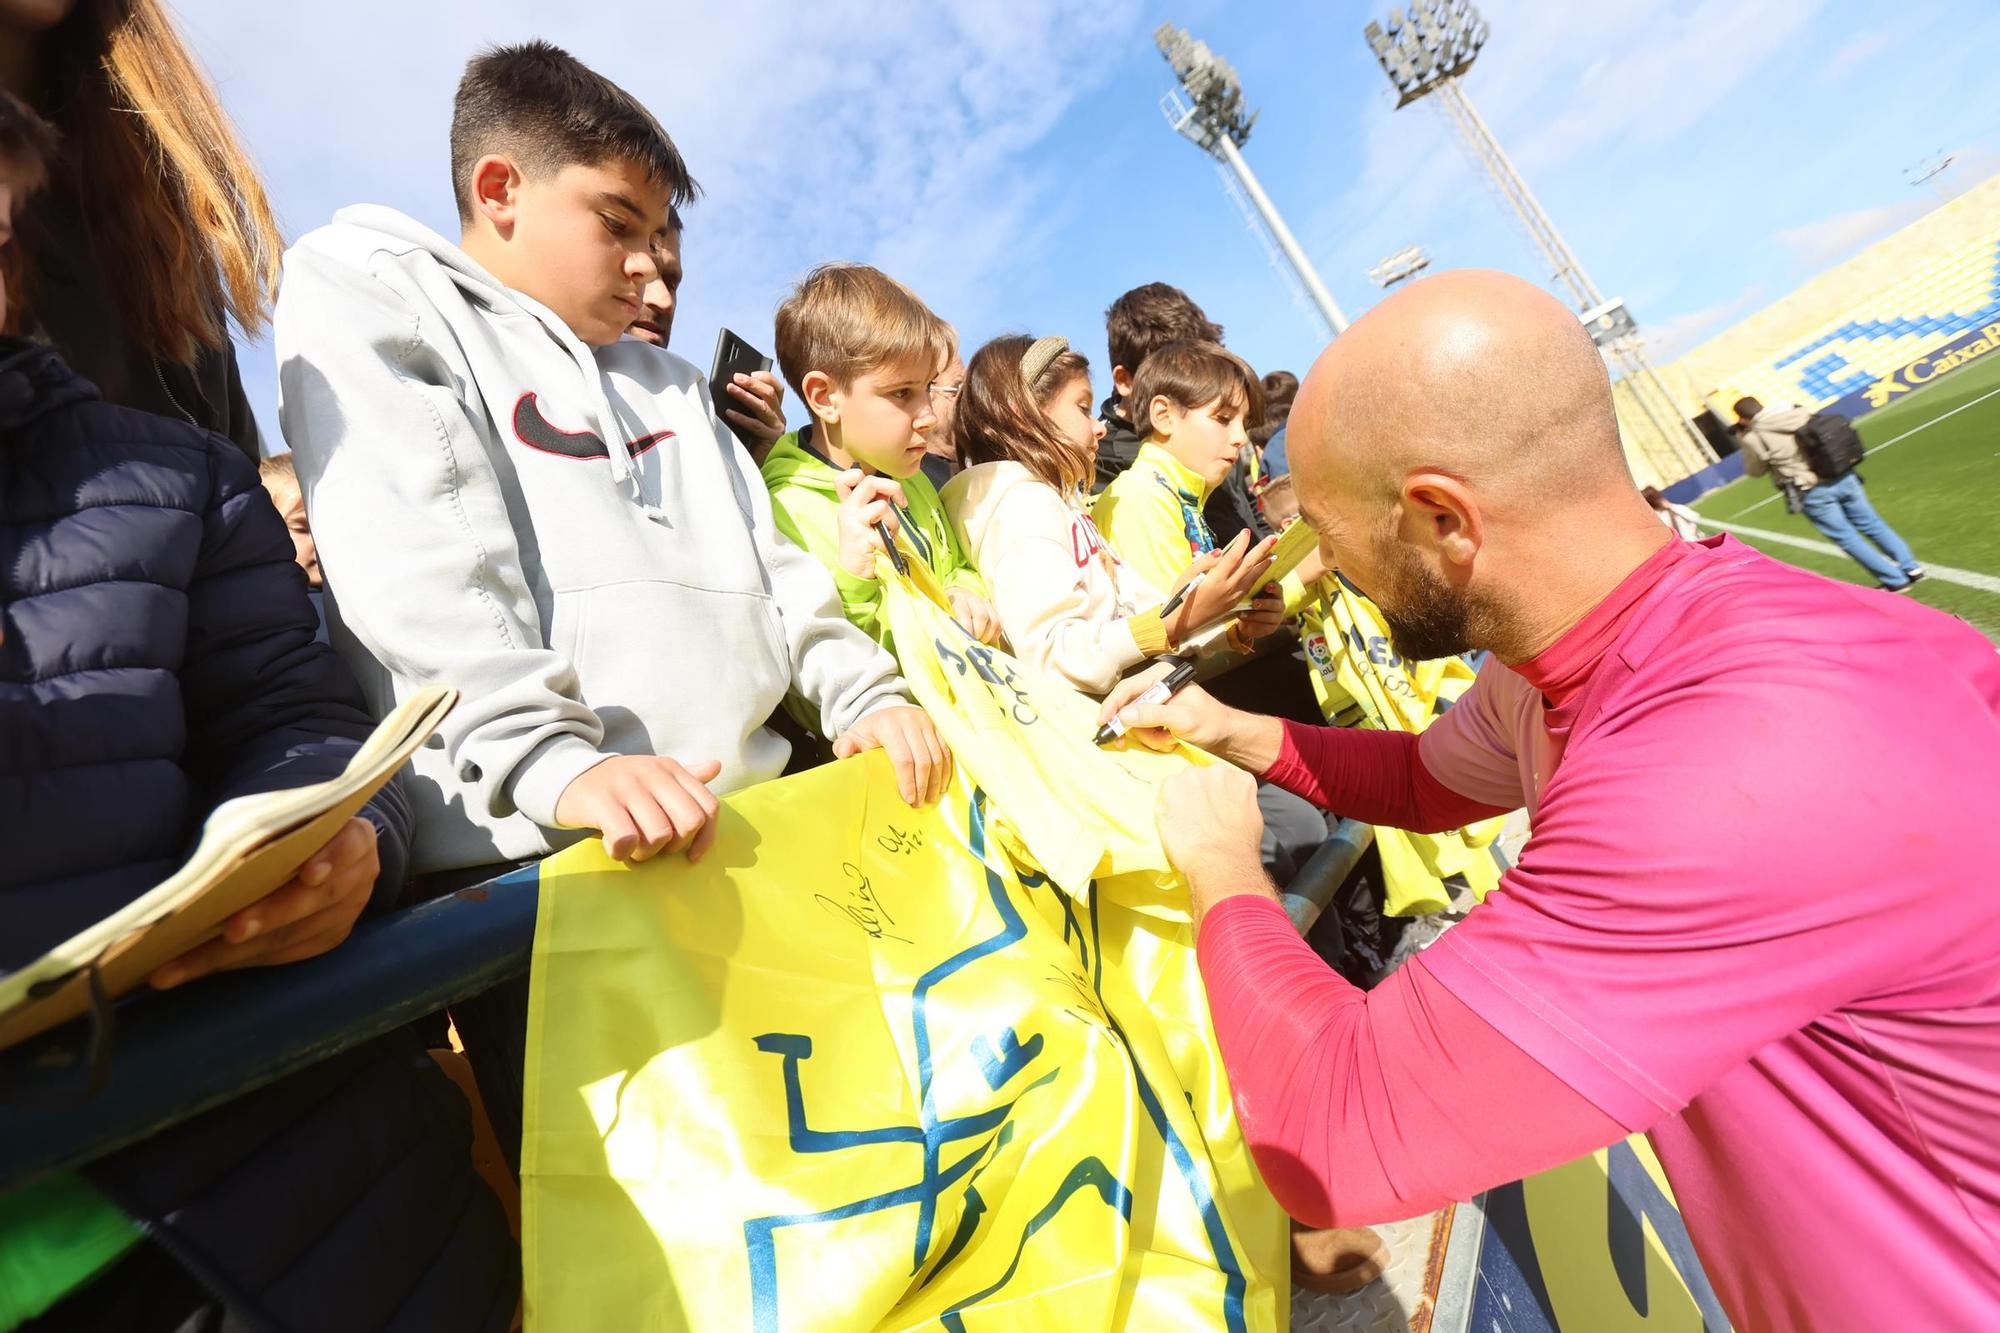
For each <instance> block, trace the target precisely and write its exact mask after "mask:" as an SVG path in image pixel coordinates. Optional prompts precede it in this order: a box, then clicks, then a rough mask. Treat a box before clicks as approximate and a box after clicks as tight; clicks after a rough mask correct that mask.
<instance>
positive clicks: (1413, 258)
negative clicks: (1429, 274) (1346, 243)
mask: <svg viewBox="0 0 2000 1333" xmlns="http://www.w3.org/2000/svg"><path fill="white" fill-rule="evenodd" d="M1430 266H1431V252H1430V251H1428V250H1426V249H1424V247H1422V246H1421V245H1409V246H1405V247H1403V248H1402V249H1401V250H1398V251H1397V252H1396V253H1395V254H1393V255H1390V256H1389V257H1388V258H1386V259H1384V260H1382V261H1381V262H1380V263H1378V264H1375V265H1374V266H1372V267H1371V268H1370V269H1369V270H1368V276H1369V277H1370V278H1372V279H1374V281H1375V285H1376V286H1377V287H1385V288H1386V287H1394V286H1395V285H1396V284H1397V283H1399V282H1402V281H1403V280H1404V279H1406V278H1414V277H1416V276H1417V274H1419V273H1422V272H1423V271H1424V270H1425V269H1427V268H1429V267H1430Z"/></svg>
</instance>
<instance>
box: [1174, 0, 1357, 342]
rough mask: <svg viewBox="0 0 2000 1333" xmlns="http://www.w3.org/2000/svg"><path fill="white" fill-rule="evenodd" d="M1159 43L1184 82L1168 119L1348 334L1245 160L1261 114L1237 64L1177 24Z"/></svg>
mask: <svg viewBox="0 0 2000 1333" xmlns="http://www.w3.org/2000/svg"><path fill="white" fill-rule="evenodd" d="M1153 41H1154V43H1155V44H1156V45H1158V47H1159V48H1160V54H1161V55H1162V56H1164V57H1166V61H1167V64H1169V65H1171V66H1172V67H1173V71H1174V78H1175V79H1177V80H1178V81H1179V83H1180V92H1179V93H1178V94H1176V93H1171V92H1170V93H1168V94H1167V95H1166V96H1165V97H1164V98H1162V99H1161V102H1160V109H1161V110H1162V111H1163V112H1165V113H1166V117H1167V123H1168V124H1170V125H1172V126H1173V127H1174V130H1175V132H1176V133H1178V134H1180V135H1181V136H1182V137H1183V138H1186V139H1188V140H1189V141H1190V142H1192V143H1193V144H1194V145H1195V146H1196V147H1197V148H1200V149H1201V150H1202V151H1203V152H1204V153H1207V154H1208V155H1209V156H1210V157H1213V158H1214V159H1215V160H1216V161H1217V162H1219V163H1220V164H1222V166H1224V167H1225V168H1227V169H1228V172H1229V174H1230V175H1232V176H1234V177H1235V180H1236V183H1237V184H1238V185H1239V186H1240V187H1241V188H1242V191H1243V193H1244V194H1245V195H1246V196H1248V198H1249V200H1250V204H1251V206H1252V207H1253V208H1254V209H1255V210H1256V216H1257V218H1258V219H1259V220H1260V221H1261V222H1262V224H1263V229H1264V231H1265V233H1266V234H1267V235H1268V236H1269V237H1270V239H1271V240H1272V241H1274V242H1276V243H1277V247H1278V250H1279V251H1280V252H1281V253H1282V254H1283V256H1284V258H1285V260H1286V262H1287V263H1289V264H1290V266H1291V270H1292V274H1293V275H1294V276H1295V277H1296V278H1297V279H1298V282H1299V285H1300V286H1301V287H1302V288H1304V289H1305V292H1306V295H1307V297H1308V298H1309V299H1310V300H1311V302H1312V305H1313V307H1314V308H1315V309H1316V310H1317V311H1318V312H1319V314H1320V317H1321V318H1322V319H1324V320H1325V321H1326V324H1327V327H1328V328H1329V329H1330V330H1332V332H1334V333H1335V334H1339V333H1342V332H1344V331H1345V330H1346V328H1347V316H1346V315H1345V314H1343V313H1342V312H1341V309H1340V306H1339V305H1338V304H1336V303H1335V302H1334V299H1333V293H1331V292H1329V291H1328V290H1327V289H1326V284H1325V283H1324V282H1322V281H1320V276H1319V271H1318V270H1317V269H1315V268H1314V267H1313V265H1312V261H1311V260H1310V259H1307V258H1306V253H1305V251H1304V250H1302V249H1301V248H1300V247H1299V242H1298V239H1297V238H1296V237H1294V236H1293V235H1292V229H1291V228H1290V227H1287V226H1286V225H1285V219H1284V218H1283V217H1281V216H1280V215H1279V213H1278V208H1277V205H1276V204H1273V203H1272V202H1271V196H1269V195H1268V194H1265V193H1264V187H1263V185H1262V184H1261V183H1260V182H1259V181H1258V180H1257V176H1256V173H1255V172H1253V171H1251V170H1250V164H1249V163H1248V162H1245V161H1244V160H1243V153H1242V151H1241V149H1242V147H1243V144H1244V143H1245V142H1246V141H1248V139H1249V138H1250V130H1251V127H1252V126H1254V125H1255V124H1256V123H1257V113H1256V112H1254V111H1252V110H1250V109H1249V107H1248V106H1247V105H1246V104H1245V102H1244V98H1243V85H1242V82H1241V81H1240V80H1239V79H1238V78H1237V77H1236V68H1235V66H1233V65H1231V64H1230V63H1229V62H1228V61H1226V60H1224V59H1223V58H1222V57H1220V56H1218V55H1216V54H1215V52H1213V51H1211V50H1210V49H1209V47H1208V43H1207V42H1204V41H1201V40H1199V39H1198V38H1195V37H1193V36H1190V35H1189V33H1188V31H1187V29H1185V28H1178V27H1175V26H1174V25H1173V24H1171V23H1162V24H1161V25H1160V26H1159V29H1158V30H1157V31H1156V32H1154V34H1153Z"/></svg>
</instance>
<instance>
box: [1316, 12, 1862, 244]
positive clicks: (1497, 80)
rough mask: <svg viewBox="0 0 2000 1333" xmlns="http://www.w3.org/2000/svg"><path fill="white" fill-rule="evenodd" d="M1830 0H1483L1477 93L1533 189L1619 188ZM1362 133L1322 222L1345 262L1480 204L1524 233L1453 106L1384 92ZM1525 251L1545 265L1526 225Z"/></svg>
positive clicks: (1470, 81) (1428, 231) (1420, 238)
mask: <svg viewBox="0 0 2000 1333" xmlns="http://www.w3.org/2000/svg"><path fill="white" fill-rule="evenodd" d="M1824 3H1825V0H1763V3H1760V4H1758V5H1743V4H1741V3H1739V0H1629V3H1620V4H1615V5H1608V4H1604V3H1602V0H1533V2H1532V3H1529V2H1528V0H1490V3H1488V4H1486V5H1485V6H1483V8H1485V9H1487V10H1488V11H1489V12H1490V13H1491V17H1492V26H1493V37H1492V39H1491V41H1490V42H1489V44H1488V46H1487V47H1486V49H1485V50H1484V51H1482V52H1481V53H1480V56H1479V59H1478V62H1477V63H1476V64H1475V65H1474V67H1473V69H1472V71H1471V73H1470V74H1469V75H1468V76H1467V79H1466V82H1465V90H1466V93H1467V95H1468V96H1469V97H1470V98H1472V99H1473V100H1474V102H1475V103H1476V106H1477V109H1478V111H1479V114H1480V115H1481V117H1482V118H1483V119H1484V120H1485V121H1486V122H1487V124H1488V126H1489V127H1490V128H1491V129H1492V131H1493V133H1494V136H1495V137H1496V138H1498V139H1499V141H1500V142H1501V144H1502V145H1503V146H1504V148H1505V149H1506V151H1507V152H1508V153H1509V154H1510V155H1511V156H1512V158H1513V160H1514V162H1515V164H1516V166H1517V167H1518V168H1519V169H1520V171H1521V172H1522V174H1523V175H1524V176H1525V177H1526V178H1527V180H1528V182H1529V184H1530V187H1531V188H1534V189H1537V190H1538V192H1539V191H1542V190H1546V189H1547V188H1548V186H1547V182H1549V181H1552V180H1560V179H1561V178H1562V177H1563V176H1565V175H1568V174H1570V173H1573V172H1575V171H1578V170H1588V171H1590V172H1591V173H1592V175H1593V177H1594V178H1595V179H1596V180H1598V181H1600V182H1602V183H1603V187H1604V188H1615V183H1616V182H1617V181H1619V180H1620V179H1621V176H1622V175H1628V174H1629V172H1621V168H1620V165H1619V160H1620V158H1621V157H1623V156H1624V155H1626V154H1629V153H1630V152H1632V151H1633V150H1635V149H1649V148H1657V147H1659V146H1661V145H1663V144H1666V143H1668V142H1671V141H1673V140H1674V139H1675V138H1677V137H1678V136H1679V135H1681V134H1682V133H1683V132H1684V131H1686V130H1687V129H1688V128H1689V127H1690V126H1692V125H1694V124H1695V123H1696V122H1697V121H1699V120H1701V119H1702V118H1703V117H1704V116H1707V115H1708V114H1709V113H1710V112H1712V111H1713V110H1715V108H1716V107H1717V106H1719V105H1720V104H1721V103H1722V101H1723V100H1724V99H1725V98H1726V97H1727V96H1729V95H1730V93H1731V92H1733V91H1734V90H1736V89H1737V88H1739V87H1740V86H1741V85H1742V84H1743V83H1744V81H1745V80H1748V79H1752V78H1755V77H1757V74H1758V70H1759V67H1760V65H1761V64H1762V63H1763V62H1765V61H1766V60H1767V59H1769V58H1770V57H1771V56H1772V55H1773V54H1774V53H1776V52H1777V51H1779V50H1780V49H1782V48H1783V47H1784V46H1785V45H1786V44H1787V43H1789V42H1793V41H1795V40H1797V39H1798V38H1799V36H1800V34H1801V33H1802V32H1803V30H1804V28H1805V26H1806V24H1807V22H1808V21H1809V20H1810V19H1811V17H1812V16H1813V14H1814V13H1815V12H1816V11H1817V10H1818V9H1819V8H1820V7H1821V6H1822V5H1823V4H1824ZM1432 101H1435V99H1426V102H1432ZM1359 135H1360V138H1361V140H1362V144H1363V158H1362V168H1361V171H1360V173H1359V175H1358V176H1357V177H1356V179H1355V180H1354V183H1353V184H1352V185H1351V186H1350V187H1348V188H1347V189H1346V190H1345V191H1343V192H1342V193H1341V194H1340V196H1339V197H1338V198H1337V199H1336V200H1335V201H1334V202H1333V203H1332V204H1331V205H1329V206H1327V207H1325V208H1323V209H1322V210H1320V211H1319V212H1318V213H1317V214H1315V216H1314V218H1313V221H1312V224H1311V227H1310V230H1311V232H1312V233H1313V235H1314V236H1315V237H1318V238H1320V239H1321V243H1322V244H1324V245H1325V246H1327V247H1328V248H1329V249H1336V250H1337V251H1338V252H1339V253H1340V255H1341V260H1340V262H1341V263H1343V264H1346V265H1349V266H1365V265H1366V264H1368V263H1371V262H1373V261H1374V260H1375V259H1378V258H1380V257H1381V255H1382V254H1386V253H1388V252H1389V251H1390V250H1394V249H1397V248H1399V247H1401V246H1403V245H1407V244H1410V243H1412V242H1419V243H1422V242H1426V241H1427V240H1429V239H1430V237H1431V235H1432V234H1433V233H1435V232H1437V231H1440V230H1444V229H1447V228H1451V227H1454V226H1456V225H1458V224H1459V222H1460V220H1461V219H1462V217H1463V215H1464V213H1465V211H1466V210H1467V209H1474V210H1480V211H1481V212H1497V213H1498V214H1499V215H1500V216H1502V217H1505V219H1506V221H1505V223H1504V225H1505V226H1507V227H1509V228H1513V229H1516V230H1518V229H1517V228H1514V222H1513V219H1512V217H1511V215H1509V214H1508V213H1507V205H1506V204H1505V203H1504V202H1502V201H1501V200H1500V199H1499V197H1498V196H1497V194H1496V193H1494V192H1493V191H1491V190H1490V189H1489V188H1488V186H1487V184H1486V181H1485V179H1484V177H1483V175H1482V174H1481V173H1480V172H1479V171H1478V169H1477V168H1475V167H1474V166H1473V165H1472V162H1471V158H1470V155H1469V154H1468V153H1467V152H1466V151H1465V150H1464V148H1463V147H1461V145H1460V143H1459V141H1458V136H1457V133H1456V132H1455V131H1454V130H1453V128H1452V127H1451V124H1450V121H1449V119H1448V118H1447V117H1446V116H1445V115H1444V113H1443V110H1442V108H1441V107H1430V106H1426V105H1425V104H1422V103H1420V104H1418V105H1416V106H1412V107H1408V108H1405V109H1403V110H1401V111H1392V110H1391V101H1390V99H1389V98H1388V97H1387V96H1386V94H1385V95H1384V96H1383V97H1381V98H1379V99H1377V100H1376V101H1375V102H1373V103H1371V105H1370V106H1369V109H1368V111H1367V112H1366V115H1365V118H1364V120H1363V123H1362V125H1361V126H1360V127H1359ZM1690 173H1691V174H1692V173H1693V169H1692V168H1690ZM1544 202H1545V203H1546V202H1547V200H1546V197H1545V198H1544ZM1689 206H1690V207H1693V206H1694V205H1693V204H1692V202H1690V204H1689ZM1512 254H1513V257H1514V260H1515V262H1514V264H1513V266H1514V267H1517V268H1518V270H1519V271H1520V272H1522V273H1524V274H1533V275H1536V276H1545V275H1543V274H1541V272H1540V269H1541V258H1540V256H1539V254H1538V253H1537V252H1535V251H1534V249H1533V248H1532V246H1531V243H1530V242H1529V241H1528V240H1527V239H1526V237H1525V235H1522V236H1521V237H1520V238H1519V241H1518V245H1517V246H1516V248H1515V249H1514V250H1513V251H1512ZM1584 259H1585V262H1586V264H1588V263H1589V262H1590V256H1585V257H1584ZM1442 262H1444V263H1445V264H1446V265H1447V266H1449V265H1450V264H1451V263H1453V262H1464V261H1463V260H1453V259H1452V258H1451V257H1449V256H1445V257H1442Z"/></svg>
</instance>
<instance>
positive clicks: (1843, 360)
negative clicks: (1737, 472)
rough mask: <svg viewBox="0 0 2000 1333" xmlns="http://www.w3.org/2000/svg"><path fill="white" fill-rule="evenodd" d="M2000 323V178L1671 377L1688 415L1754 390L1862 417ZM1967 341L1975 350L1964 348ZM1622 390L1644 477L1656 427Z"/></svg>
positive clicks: (1981, 345) (1980, 342) (1758, 316)
mask: <svg viewBox="0 0 2000 1333" xmlns="http://www.w3.org/2000/svg"><path fill="white" fill-rule="evenodd" d="M1996 325H2000V175H1996V176H1993V177H1991V178H1989V179H1987V180H1985V181H1983V182H1981V183H1980V184H1978V185H1976V186H1974V187H1973V188H1972V189H1970V190H1967V191H1966V192H1965V193H1964V194H1961V195H1959V196H1958V197H1957V198H1956V199H1953V200H1951V201H1950V202H1948V203H1945V204H1941V205H1939V206H1938V207H1937V208H1935V209H1933V210H1931V211H1930V212H1929V213H1926V214H1925V215H1923V216H1922V217H1920V218H1918V219H1916V220H1915V221H1914V222H1911V223H1910V224H1908V225H1907V226H1905V227H1903V228H1902V229H1901V230H1899V231H1897V232H1895V233H1893V234H1892V235H1889V236H1886V237H1884V238H1883V239H1881V240H1879V241H1877V242H1875V243H1874V244H1873V245H1871V246H1869V247H1868V248H1867V249H1865V250H1863V251H1862V252H1861V253H1860V254H1857V255H1855V256H1854V257H1853V258H1851V259H1848V260H1846V261H1844V262H1842V263H1840V264H1837V265H1835V266H1834V267H1832V268H1830V269H1828V270H1827V271H1826V272H1824V273H1821V274H1819V275H1818V276H1816V277H1814V278H1812V279H1811V280H1809V281H1807V282H1805V283H1803V284H1802V285H1800V286H1799V287H1798V288H1797V289H1795V290H1794V291H1792V292H1790V293H1789V294H1787V295H1785V296H1783V297H1780V298H1779V299H1778V300H1776V301H1773V302H1772V303H1771V304H1770V305H1767V306H1765V307H1764V308H1763V309H1762V310H1759V311H1758V312H1757V313H1755V314H1753V315H1751V316H1749V317H1748V318H1746V319H1744V320H1742V321H1741V322H1739V323H1737V324H1735V325H1733V326H1731V327H1730V328H1728V329H1725V330H1723V331H1722V332H1721V333H1718V334H1716V335H1715V336H1714V337H1712V338H1710V339H1708V340H1707V341H1706V342H1703V343H1701V344H1700V345H1699V346H1696V347H1694V348H1692V349H1691V350H1689V351H1688V352H1687V353H1686V354H1684V355H1683V356H1681V357H1680V358H1679V359H1678V360H1675V361H1673V362H1671V363H1670V364H1668V365H1666V366H1664V367H1663V368H1662V369H1661V371H1660V377H1661V379H1662V380H1663V381H1665V383H1666V386H1667V390H1668V392H1669V393H1671V394H1672V395H1673V396H1674V398H1675V401H1676V403H1677V405H1678V406H1679V407H1680V408H1681V410H1682V411H1683V412H1685V413H1687V414H1688V415H1689V416H1693V415H1695V414H1697V413H1699V412H1700V411H1701V410H1702V409H1703V408H1704V407H1706V408H1708V409H1709V410H1711V411H1713V412H1714V413H1715V414H1716V415H1717V416H1718V417H1719V418H1720V419H1721V420H1723V421H1725V422H1727V421H1730V420H1732V419H1733V417H1732V415H1731V413H1730V412H1729V405H1730V404H1731V403H1733V402H1734V401H1735V400H1736V399H1737V398H1738V397H1741V396H1742V395H1744V394H1749V395H1751V396H1753V397H1756V398H1760V399H1762V400H1763V401H1765V402H1767V403H1784V402H1798V403H1802V404H1804V405H1806V406H1808V407H1812V408H1821V407H1835V408H1836V410H1838V411H1840V412H1842V413H1843V414H1844V415H1847V416H1859V415H1861V414H1862V413H1864V412H1867V411H1869V410H1872V409H1873V408H1876V407H1880V406H1881V405H1882V404H1883V403H1884V402H1887V401H1890V400H1891V399H1893V398H1894V397H1895V396H1896V395H1898V394H1900V393H1901V392H1903V391H1904V390H1906V389H1908V388H1910V387H1912V386H1913V385H1914V384H1917V383H1922V382H1924V380H1925V379H1926V378H1927V377H1929V376H1931V375H1934V374H1941V373H1944V371H1945V370H1947V369H1949V368H1950V367H1951V366H1954V365H1956V364H1961V363H1962V362H1963V361H1965V360H1970V359H1973V358H1974V357H1976V356H1978V355H1982V354H1984V352H1985V351H1988V350H2000V328H1994V331H1993V332H1992V333H1991V334H1990V335H1984V334H1982V330H1986V329H1988V328H1989V327H1992V326H1996ZM1961 343H1963V344H1969V345H1968V346H1965V347H1963V348H1960V347H1957V346H1955V345H1956V344H1961ZM1946 349H1950V350H1949V352H1948V353H1947V355H1943V356H1940V355H1939V353H1940V352H1941V351H1945V350H1946ZM1968 353H1969V355H1968ZM1917 363H1923V364H1917ZM1905 370H1909V371H1912V372H1913V374H1911V375H1909V376H1904V375H1903V374H1902V373H1901V372H1904V371H1905ZM1871 390H1872V392H1871ZM1617 397H1618V409H1619V412H1618V415H1619V420H1620V422H1621V423H1622V425H1623V426H1624V428H1625V433H1626V440H1627V445H1628V448H1629V449H1630V450H1631V453H1632V460H1633V466H1634V470H1635V472H1637V473H1640V474H1644V473H1646V472H1647V471H1649V470H1651V471H1657V469H1651V468H1650V466H1649V462H1648V460H1649V458H1650V456H1651V455H1652V454H1653V453H1654V452H1656V449H1654V448H1652V447H1650V446H1653V445H1654V443H1655V442H1654V435H1655V433H1656V432H1655V431H1654V429H1653V427H1652V425H1651V423H1649V422H1648V421H1647V420H1646V419H1645V417H1644V415H1643V414H1642V413H1641V412H1640V411H1639V410H1638V408H1637V405H1636V403H1635V402H1633V401H1632V399H1631V395H1630V394H1629V392H1628V390H1627V388H1626V386H1624V385H1622V384H1621V385H1620V386H1619V390H1618V395H1617ZM1640 479H1641V481H1642V482H1643V481H1645V480H1646V477H1645V476H1644V475H1641V477H1640ZM1676 480H1678V478H1676V477H1665V478H1663V479H1661V483H1660V484H1665V483H1668V482H1673V481H1676Z"/></svg>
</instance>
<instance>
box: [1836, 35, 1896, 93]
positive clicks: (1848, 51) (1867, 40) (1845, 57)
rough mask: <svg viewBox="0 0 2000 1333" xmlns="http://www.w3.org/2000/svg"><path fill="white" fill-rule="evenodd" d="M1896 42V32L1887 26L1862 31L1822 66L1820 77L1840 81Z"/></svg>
mask: <svg viewBox="0 0 2000 1333" xmlns="http://www.w3.org/2000/svg"><path fill="white" fill-rule="evenodd" d="M1895 44H1896V34H1895V33H1893V32H1890V31H1889V30H1888V29H1886V28H1880V29H1877V30H1875V31H1874V32H1860V33H1856V34H1855V35H1854V36H1852V37H1850V38H1848V40H1847V41H1846V42H1845V43H1843V44H1842V45H1841V46H1840V48H1839V49H1838V50H1836V51H1835V52H1834V53H1833V54H1832V55H1830V56H1828V57H1827V58H1826V64H1824V65H1822V66H1821V67H1820V78H1821V79H1822V80H1824V81H1825V82H1827V83H1838V82H1840V81H1841V80H1842V79H1844V78H1846V77H1847V76H1848V75H1850V74H1852V73H1854V71H1855V70H1857V69H1860V68H1861V67H1862V66H1863V65H1865V64H1867V63H1868V62H1869V61H1871V60H1873V59H1874V58H1875V57H1876V56H1878V55H1880V54H1882V52H1884V51H1886V50H1888V49H1889V48H1890V47H1892V46H1894V45H1895Z"/></svg>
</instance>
